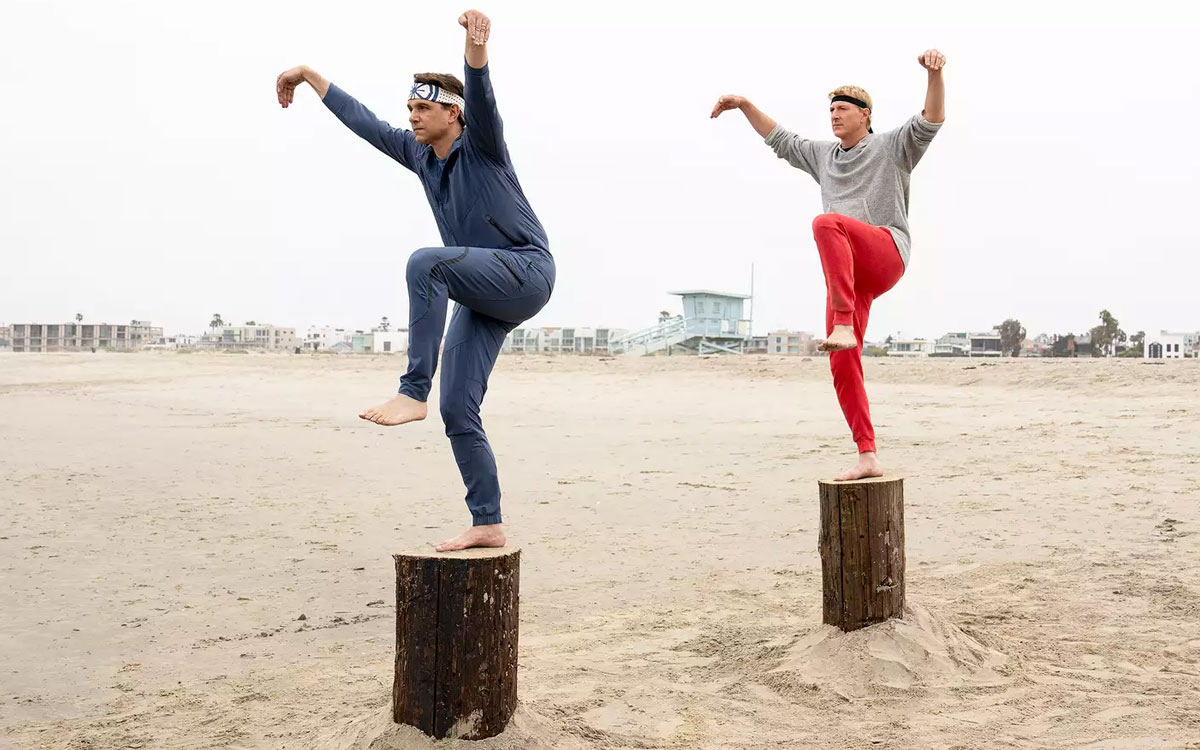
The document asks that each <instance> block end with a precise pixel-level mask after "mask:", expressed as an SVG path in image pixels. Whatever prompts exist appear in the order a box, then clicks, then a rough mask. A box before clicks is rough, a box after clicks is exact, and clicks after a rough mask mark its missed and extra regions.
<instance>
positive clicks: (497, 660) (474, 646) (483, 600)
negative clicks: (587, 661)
mask: <svg viewBox="0 0 1200 750" xmlns="http://www.w3.org/2000/svg"><path fill="white" fill-rule="evenodd" d="M394 557H395V559H396V676H395V680H394V682H393V683H392V719H393V720H394V721H395V722H396V723H397V724H409V725H411V726H414V727H416V728H418V729H420V730H421V731H422V732H424V733H425V734H428V735H431V736H433V737H436V738H438V739H442V738H445V737H461V738H464V739H471V740H481V739H484V738H487V737H493V736H495V735H497V734H500V733H501V732H503V731H504V727H505V726H507V725H508V720H509V719H510V718H511V717H512V714H513V711H514V710H515V709H516V707H517V634H518V633H517V631H518V603H519V595H520V578H521V575H520V574H521V550H520V549H516V548H513V547H503V548H499V549H471V550H465V551H462V552H446V553H440V552H434V551H432V550H430V551H421V552H414V553H409V554H400V555H394Z"/></svg>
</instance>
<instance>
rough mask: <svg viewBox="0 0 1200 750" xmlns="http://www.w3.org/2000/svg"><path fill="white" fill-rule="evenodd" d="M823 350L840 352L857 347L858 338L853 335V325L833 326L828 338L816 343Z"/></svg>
mask: <svg viewBox="0 0 1200 750" xmlns="http://www.w3.org/2000/svg"><path fill="white" fill-rule="evenodd" d="M817 348H818V349H820V350H821V351H823V352H841V351H845V350H847V349H857V348H858V338H856V337H855V335H854V327H853V326H834V327H833V333H831V334H829V338H827V339H825V340H824V341H822V342H821V343H820V344H818V345H817Z"/></svg>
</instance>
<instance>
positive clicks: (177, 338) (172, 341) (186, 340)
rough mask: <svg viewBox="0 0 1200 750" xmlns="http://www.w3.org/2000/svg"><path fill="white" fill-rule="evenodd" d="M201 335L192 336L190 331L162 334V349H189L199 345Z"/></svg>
mask: <svg viewBox="0 0 1200 750" xmlns="http://www.w3.org/2000/svg"><path fill="white" fill-rule="evenodd" d="M202 338H203V336H193V335H192V334H190V333H177V334H175V335H174V336H163V340H162V347H161V348H163V349H191V348H193V347H197V346H199V345H200V340H201V339H202Z"/></svg>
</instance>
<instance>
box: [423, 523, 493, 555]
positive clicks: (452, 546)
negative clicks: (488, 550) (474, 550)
mask: <svg viewBox="0 0 1200 750" xmlns="http://www.w3.org/2000/svg"><path fill="white" fill-rule="evenodd" d="M506 541H507V540H506V539H505V538H504V528H503V526H502V525H501V524H498V523H495V524H491V525H489V526H472V527H471V528H470V529H468V530H467V531H464V532H463V533H461V534H459V535H458V536H456V537H454V538H453V539H447V540H446V541H444V542H442V543H441V544H439V545H438V546H437V551H438V552H452V551H454V550H460V549H467V548H469V547H503V546H504V543H505V542H506Z"/></svg>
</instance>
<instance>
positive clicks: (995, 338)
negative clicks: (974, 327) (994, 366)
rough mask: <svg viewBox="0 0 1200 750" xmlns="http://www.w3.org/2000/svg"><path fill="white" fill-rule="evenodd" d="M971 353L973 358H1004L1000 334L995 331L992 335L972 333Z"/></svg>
mask: <svg viewBox="0 0 1200 750" xmlns="http://www.w3.org/2000/svg"><path fill="white" fill-rule="evenodd" d="M969 351H970V354H971V356H972V357H1002V356H1004V352H1003V351H1001V349H1000V332H999V331H997V330H994V329H993V330H992V331H991V332H990V333H972V334H971V348H970V350H969Z"/></svg>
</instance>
